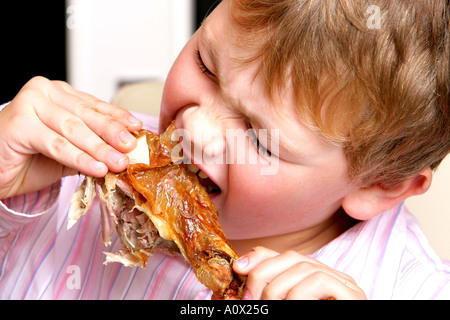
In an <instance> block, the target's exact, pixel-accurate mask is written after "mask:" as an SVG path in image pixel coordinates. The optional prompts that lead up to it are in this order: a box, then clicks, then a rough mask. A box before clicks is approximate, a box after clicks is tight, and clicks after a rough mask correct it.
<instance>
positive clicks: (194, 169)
mask: <svg viewBox="0 0 450 320" xmlns="http://www.w3.org/2000/svg"><path fill="white" fill-rule="evenodd" d="M186 166H187V169H188V170H189V171H190V172H192V173H197V172H199V171H200V168H199V167H197V166H196V165H195V164H193V163H189V164H187V165H186Z"/></svg>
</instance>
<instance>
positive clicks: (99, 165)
mask: <svg viewBox="0 0 450 320" xmlns="http://www.w3.org/2000/svg"><path fill="white" fill-rule="evenodd" d="M92 167H93V168H94V170H95V171H96V173H97V174H103V173H105V174H106V172H108V167H107V166H106V165H105V164H104V163H103V162H98V161H95V162H94V163H93V164H92Z"/></svg>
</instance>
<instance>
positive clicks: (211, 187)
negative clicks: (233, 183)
mask: <svg viewBox="0 0 450 320" xmlns="http://www.w3.org/2000/svg"><path fill="white" fill-rule="evenodd" d="M187 168H188V170H189V171H190V172H192V173H195V174H196V175H197V177H198V180H199V182H200V184H201V185H202V186H203V188H205V190H206V192H207V193H208V194H209V195H211V194H218V193H220V192H221V191H222V190H220V188H219V186H218V185H217V184H215V183H214V181H212V180H211V179H210V178H209V177H208V176H207V175H206V173H205V172H203V171H202V170H201V169H200V168H199V167H197V166H196V165H195V164H193V163H190V164H188V165H187Z"/></svg>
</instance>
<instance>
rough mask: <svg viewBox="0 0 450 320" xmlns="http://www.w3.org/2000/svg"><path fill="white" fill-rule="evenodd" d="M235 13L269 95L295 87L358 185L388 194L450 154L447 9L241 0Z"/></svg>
mask: <svg viewBox="0 0 450 320" xmlns="http://www.w3.org/2000/svg"><path fill="white" fill-rule="evenodd" d="M230 10H231V14H232V18H233V21H234V23H235V24H236V25H237V26H238V27H239V30H241V31H244V32H243V33H242V34H243V36H240V37H239V39H238V40H239V42H240V45H242V43H245V45H246V46H247V48H248V50H249V52H250V57H247V58H246V61H258V62H260V73H262V74H263V75H264V77H265V79H266V84H267V88H268V92H269V94H270V96H271V97H272V98H274V97H275V96H276V93H277V92H281V90H282V89H283V88H285V87H286V84H291V85H292V87H293V88H294V91H295V92H294V93H295V97H296V102H297V110H298V114H299V116H300V117H301V119H302V120H303V121H304V122H305V123H307V124H308V125H309V126H310V127H311V128H312V129H314V130H318V131H319V132H321V133H322V134H323V135H324V136H325V137H326V138H327V139H329V140H330V141H333V142H336V143H340V144H342V145H343V147H344V151H345V154H346V157H347V160H348V165H349V174H350V178H351V179H352V180H354V181H355V180H357V181H359V182H360V183H362V184H363V185H365V186H370V185H373V184H380V185H382V186H383V187H385V188H389V187H392V186H395V185H396V184H398V183H399V182H401V181H403V180H404V179H407V178H409V177H412V176H413V175H415V174H417V173H418V172H420V171H421V170H422V169H423V168H425V167H427V166H429V167H431V168H432V169H434V168H436V167H437V166H438V164H439V163H440V162H441V161H442V159H443V158H444V157H445V156H446V155H447V153H449V151H450V106H449V97H450V93H449V92H450V88H449V86H450V84H449V59H450V55H449V51H450V49H449V46H450V45H449V43H450V35H449V2H448V1H444V0H414V1H410V0H396V1H392V0H370V1H363V0H341V1H338V0H336V1H332V0H309V1H306V0H264V1H258V0H234V1H232V4H231V8H230ZM247 35H248V36H247ZM236 39H237V38H236ZM243 41H245V42H243Z"/></svg>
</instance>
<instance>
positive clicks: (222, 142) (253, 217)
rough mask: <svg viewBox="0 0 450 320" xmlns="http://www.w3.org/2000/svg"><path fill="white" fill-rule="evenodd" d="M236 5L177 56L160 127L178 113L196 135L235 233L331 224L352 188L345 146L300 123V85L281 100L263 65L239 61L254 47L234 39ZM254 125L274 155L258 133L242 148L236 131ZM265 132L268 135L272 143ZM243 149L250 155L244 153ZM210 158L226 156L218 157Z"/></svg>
mask: <svg viewBox="0 0 450 320" xmlns="http://www.w3.org/2000/svg"><path fill="white" fill-rule="evenodd" d="M228 5H229V3H228V1H227V0H226V1H223V2H222V3H221V4H220V5H219V6H218V7H217V8H216V9H215V10H214V11H213V12H212V13H211V15H210V16H209V17H208V18H207V19H206V21H205V22H204V23H203V25H202V27H201V28H200V29H199V30H198V31H197V32H196V33H195V34H194V36H193V37H192V38H191V39H190V41H189V42H188V43H187V44H186V46H185V48H184V49H183V50H182V52H181V53H180V55H179V57H178V58H177V60H176V62H175V63H174V65H173V67H172V69H171V71H170V73H169V76H168V78H167V82H166V86H165V90H164V95H163V101H162V109H161V123H160V125H161V128H165V127H167V125H168V124H169V122H170V121H172V120H175V126H176V128H178V129H183V131H182V136H183V140H184V141H185V142H186V141H187V140H188V139H187V138H186V137H187V135H186V132H188V133H189V135H190V137H191V139H192V141H191V147H192V150H190V149H191V148H190V147H188V146H185V147H183V149H184V151H185V154H186V155H187V156H188V157H189V158H190V159H191V160H192V162H195V163H196V164H197V165H198V167H199V168H201V169H202V171H204V172H205V173H206V174H207V175H208V176H209V178H210V179H211V180H212V181H213V182H214V183H215V184H216V185H217V186H218V187H219V188H220V193H214V194H211V199H212V200H213V202H214V203H215V205H216V208H217V210H218V213H219V217H220V222H221V225H222V227H223V228H224V230H225V232H226V234H227V237H228V238H230V239H253V238H261V237H268V236H277V235H281V234H287V233H292V232H295V231H299V230H304V229H307V228H311V227H314V226H320V225H325V224H326V223H327V221H329V218H330V217H331V216H333V214H334V213H335V212H336V211H337V210H338V209H339V208H340V206H341V202H342V198H343V197H344V196H345V195H346V194H347V193H348V192H349V190H350V189H351V188H352V185H351V184H349V182H348V178H347V166H346V161H345V157H344V154H343V150H342V148H341V147H339V146H336V145H332V144H330V143H327V142H325V141H324V140H323V139H322V138H321V136H320V135H319V134H317V133H315V132H313V131H311V130H309V129H307V128H306V127H305V126H304V125H303V124H302V123H301V122H300V121H299V120H298V117H297V116H296V112H295V108H294V104H293V96H292V92H291V91H292V88H288V90H286V92H285V94H283V95H282V97H283V99H282V102H281V103H278V104H277V105H273V103H272V102H271V100H269V99H268V97H267V95H266V91H265V87H264V82H263V81H262V79H261V76H260V75H257V76H256V77H255V72H256V70H257V67H258V64H257V63H258V62H257V61H256V62H254V63H253V62H252V63H250V64H245V65H242V64H241V63H238V62H237V61H236V59H235V58H237V57H242V56H245V53H246V51H245V48H239V46H236V43H238V41H236V39H237V38H236V36H237V30H236V28H235V27H234V26H233V23H232V21H231V17H230V14H229V12H228ZM197 51H198V52H199V55H200V57H201V62H200V61H199V57H198V56H197ZM201 63H203V64H204V66H202V65H201ZM249 128H253V129H254V130H255V131H256V132H257V133H258V134H259V135H258V138H259V140H260V142H261V144H263V145H264V147H267V149H269V151H271V152H272V154H271V155H270V153H268V154H267V155H266V156H263V153H264V150H263V149H262V150H259V151H258V148H257V146H256V145H255V144H253V143H252V141H251V139H247V140H240V142H241V143H240V144H241V146H237V145H236V144H239V143H236V142H235V140H234V139H230V138H229V137H230V136H238V135H239V133H242V132H249V131H248V129H249ZM261 129H267V132H269V137H270V138H268V140H267V141H266V142H264V141H263V140H265V138H264V131H262V130H261ZM227 135H228V139H227ZM278 135H279V139H278ZM237 140H239V139H237ZM243 141H244V142H245V143H243ZM277 142H279V143H277ZM242 144H243V145H242ZM243 150H245V152H246V155H245V157H247V158H246V161H242V158H239V156H240V155H239V153H240V152H243ZM200 151H202V153H201V155H202V156H203V161H202V162H201V163H198V162H199V160H198V159H199V158H198V157H196V158H195V159H194V155H195V154H197V156H198V155H199V154H200V153H199V152H200ZM225 152H226V153H227V154H226V156H223V154H224V153H225ZM212 155H215V156H216V158H214V159H220V160H216V161H210V160H211V159H212V158H211V156H212ZM269 155H270V156H269ZM245 157H244V158H245ZM252 157H255V158H256V159H257V161H251V160H249V159H253V160H254V159H255V158H252ZM205 159H209V161H205ZM242 162H245V163H242ZM269 163H270V166H269ZM264 170H266V171H264ZM216 191H217V190H216Z"/></svg>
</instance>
